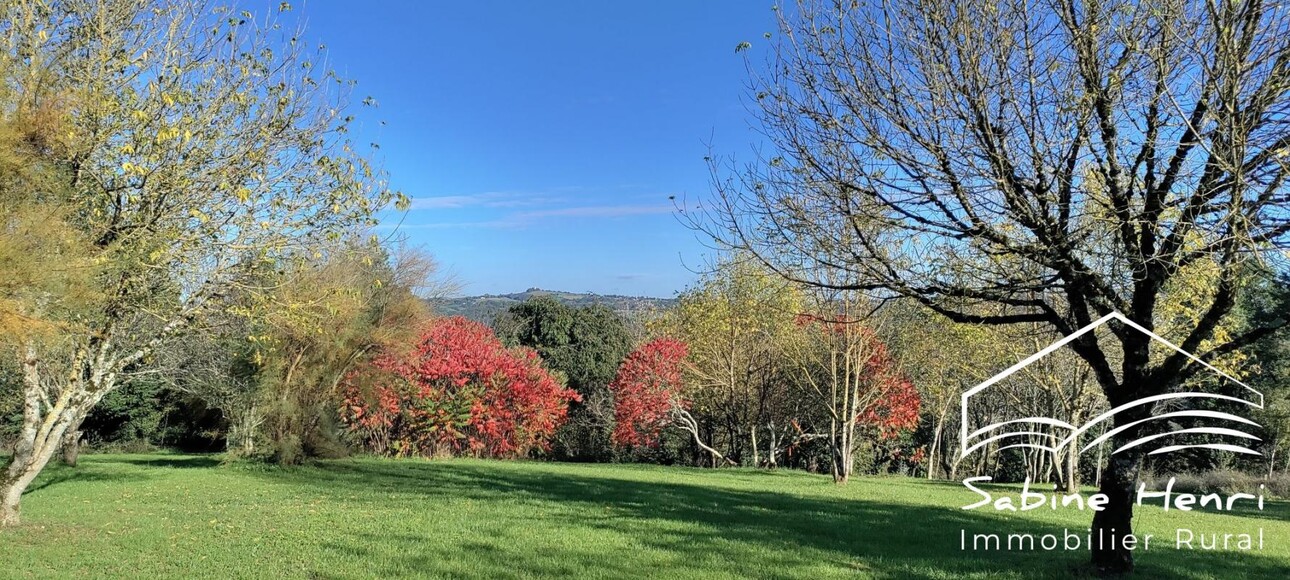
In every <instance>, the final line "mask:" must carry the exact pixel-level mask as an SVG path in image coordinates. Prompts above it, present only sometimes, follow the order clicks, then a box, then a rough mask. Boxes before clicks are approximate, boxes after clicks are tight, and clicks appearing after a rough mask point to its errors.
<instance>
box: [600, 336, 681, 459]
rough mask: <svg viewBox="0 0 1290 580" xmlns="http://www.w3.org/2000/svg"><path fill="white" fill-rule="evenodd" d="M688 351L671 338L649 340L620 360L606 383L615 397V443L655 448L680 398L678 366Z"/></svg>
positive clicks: (679, 366) (679, 369)
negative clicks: (616, 374) (612, 378)
mask: <svg viewBox="0 0 1290 580" xmlns="http://www.w3.org/2000/svg"><path fill="white" fill-rule="evenodd" d="M687 350H688V348H687V347H686V344H685V343H684V342H681V341H679V340H674V339H670V338H657V339H654V340H651V341H649V342H647V343H645V344H643V345H641V346H640V348H637V349H636V350H635V351H632V353H631V354H629V355H627V358H626V359H625V360H623V363H622V365H621V366H619V367H618V376H617V377H616V378H615V379H614V382H612V383H610V384H609V390H610V392H612V393H613V395H614V419H615V420H616V422H617V424H616V425H615V426H614V435H613V437H614V444H616V445H620V446H634V445H657V444H658V440H659V433H660V432H662V430H663V428H664V427H665V426H667V423H668V421H669V420H670V416H671V412H672V407H673V405H680V404H684V403H683V401H682V399H681V387H682V382H681V363H682V361H684V360H685V356H686V354H687Z"/></svg>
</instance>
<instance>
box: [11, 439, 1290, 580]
mask: <svg viewBox="0 0 1290 580" xmlns="http://www.w3.org/2000/svg"><path fill="white" fill-rule="evenodd" d="M976 498H977V496H975V495H973V494H971V493H970V492H968V491H967V490H965V489H964V488H963V487H962V485H961V484H957V483H953V484H950V483H931V482H925V481H921V480H911V479H903V478H861V479H858V480H856V481H854V482H853V483H852V484H851V485H848V486H845V487H839V486H835V485H833V484H832V483H831V482H830V481H829V479H828V478H826V477H821V476H816V475H810V474H806V473H800V472H792V471H779V472H760V471H745V470H720V471H712V470H699V469H684V468H668V467H652V466H626V465H571V464H552V463H535V462H493V461H469V460H452V461H414V460H407V461H391V460H377V459H356V460H343V461H333V462H325V463H322V464H319V465H316V466H310V467H303V468H297V469H270V468H264V467H248V466H220V465H219V460H218V458H216V457H209V456H175V455H99V456H87V457H84V458H83V461H82V464H81V467H79V468H77V469H74V470H73V469H67V468H62V467H58V468H50V469H49V470H48V471H47V473H46V474H44V475H43V476H42V478H41V479H40V480H39V481H38V482H37V483H36V484H35V485H34V486H33V489H32V490H31V491H29V492H28V494H27V496H26V497H25V499H24V511H23V514H24V518H25V523H24V525H23V526H21V527H19V528H16V529H10V530H0V575H3V576H12V577H19V578H23V577H41V578H44V577H70V576H76V577H87V576H88V577H104V576H131V577H156V576H162V577H195V576H205V577H211V576H218V577H294V578H355V577H389V576H396V575H413V576H423V577H445V578H462V577H476V578H532V577H540V576H558V577H564V576H579V577H599V578H622V577H640V576H645V577H669V578H737V577H756V578H824V577H875V578H1034V577H1070V576H1072V575H1074V576H1081V575H1086V567H1085V565H1084V562H1085V561H1086V560H1087V558H1088V555H1087V552H1085V551H1078V552H1069V553H1068V552H1055V553H1054V552H1042V551H1041V552H1011V553H998V552H993V553H981V552H973V551H961V550H960V549H959V547H960V530H963V529H966V530H967V532H968V534H969V542H970V535H971V534H973V533H999V534H1006V533H1018V532H1022V533H1032V534H1036V535H1038V534H1045V533H1052V532H1057V533H1058V534H1060V533H1061V530H1062V529H1063V528H1070V529H1071V530H1072V531H1075V532H1082V531H1085V530H1086V529H1087V527H1088V519H1089V517H1090V515H1089V512H1083V513H1079V512H1073V511H1070V510H1060V511H1057V512H1054V511H1052V510H1036V511H1034V512H1028V513H1026V514H1023V515H1019V516H1013V517H1006V516H1000V515H996V514H995V513H994V512H993V510H990V513H986V511H984V510H973V511H964V510H962V509H959V507H960V506H962V505H965V504H968V503H971V502H972V501H974V500H975V499H976ZM1139 514H1140V515H1139V517H1138V519H1137V527H1138V530H1137V531H1139V532H1140V533H1153V534H1155V536H1156V540H1153V545H1152V546H1151V549H1150V550H1149V551H1147V552H1140V553H1139V555H1138V561H1139V563H1140V564H1139V565H1140V568H1141V574H1140V576H1141V577H1178V578H1286V577H1287V574H1290V572H1288V571H1290V505H1287V504H1286V503H1284V502H1269V503H1268V505H1267V507H1266V509H1265V510H1264V511H1262V512H1257V511H1256V512H1248V511H1247V512H1246V513H1243V514H1241V515H1239V516H1238V515H1230V514H1214V513H1196V512H1178V511H1176V510H1171V511H1169V512H1167V513H1166V512H1164V511H1162V510H1160V509H1159V508H1146V509H1141V510H1140V511H1139ZM1176 528H1188V529H1194V530H1197V531H1198V532H1201V531H1203V532H1207V533H1208V532H1219V533H1224V532H1227V533H1256V532H1257V530H1258V529H1259V528H1262V529H1263V531H1264V540H1265V545H1264V549H1263V550H1262V551H1250V552H1233V551H1208V552H1207V551H1199V550H1196V551H1188V550H1181V551H1180V550H1177V549H1175V548H1174V547H1173V544H1172V540H1173V538H1174V530H1175V529H1176Z"/></svg>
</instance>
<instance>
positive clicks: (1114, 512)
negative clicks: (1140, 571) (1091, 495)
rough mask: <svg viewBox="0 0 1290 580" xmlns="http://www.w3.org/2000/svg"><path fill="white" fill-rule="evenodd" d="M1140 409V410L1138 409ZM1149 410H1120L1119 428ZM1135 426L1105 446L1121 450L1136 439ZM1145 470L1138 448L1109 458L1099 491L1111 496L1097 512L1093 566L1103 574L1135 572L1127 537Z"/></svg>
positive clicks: (1116, 418)
mask: <svg viewBox="0 0 1290 580" xmlns="http://www.w3.org/2000/svg"><path fill="white" fill-rule="evenodd" d="M1134 411H1136V412H1134ZM1148 411H1149V410H1147V409H1132V410H1126V411H1122V412H1120V413H1119V414H1118V415H1116V417H1115V424H1116V426H1117V427H1119V426H1123V425H1126V424H1128V423H1132V422H1134V421H1136V420H1138V419H1140V418H1143V417H1144V416H1146V412H1148ZM1136 432H1137V430H1135V429H1129V430H1127V431H1124V432H1121V433H1118V434H1116V436H1115V437H1112V438H1111V441H1109V442H1106V443H1103V445H1112V449H1118V448H1119V447H1120V446H1121V445H1124V444H1126V443H1129V442H1131V441H1133V440H1134V439H1136ZM1141 469H1142V454H1141V452H1140V451H1138V450H1137V449H1132V450H1128V451H1123V452H1120V453H1117V454H1115V455H1111V456H1109V457H1108V458H1107V464H1106V468H1105V469H1103V470H1102V478H1101V480H1100V482H1099V485H1098V491H1099V492H1100V493H1103V494H1105V495H1106V497H1107V503H1106V509H1104V510H1102V511H1099V512H1095V513H1094V514H1093V528H1092V533H1093V536H1092V542H1093V545H1092V556H1093V566H1094V567H1095V568H1096V569H1097V572H1098V573H1099V574H1101V575H1119V574H1128V573H1130V572H1132V571H1133V552H1132V551H1131V550H1127V549H1125V548H1124V542H1123V541H1122V540H1123V538H1125V537H1127V536H1128V535H1129V534H1132V533H1133V498H1134V493H1135V491H1136V489H1135V488H1136V486H1137V483H1138V475H1139V473H1140V471H1141Z"/></svg>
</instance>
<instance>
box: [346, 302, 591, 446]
mask: <svg viewBox="0 0 1290 580" xmlns="http://www.w3.org/2000/svg"><path fill="white" fill-rule="evenodd" d="M346 386H347V389H346V393H347V397H346V401H345V406H344V407H343V408H342V410H341V416H342V420H343V421H344V422H345V423H346V424H347V425H348V426H349V427H350V429H351V430H352V431H354V432H356V433H358V434H360V436H362V437H364V438H365V439H366V442H367V443H368V444H369V446H371V447H372V449H373V450H374V451H376V452H378V453H390V454H396V455H430V454H433V453H435V452H440V451H449V452H453V453H463V452H465V453H470V454H473V455H485V456H491V457H514V456H519V455H523V454H525V453H527V452H528V451H530V450H532V449H545V448H546V447H547V445H548V441H549V439H550V437H551V435H552V433H554V432H555V430H556V428H557V427H559V426H560V425H561V424H562V423H563V422H564V420H565V418H566V416H567V414H568V410H569V403H570V402H571V401H577V400H579V397H578V394H577V393H576V392H574V391H573V390H571V389H568V388H565V387H563V386H561V385H560V384H559V383H558V382H557V381H556V380H555V379H554V378H553V377H552V376H551V374H550V373H549V372H548V371H547V370H546V369H545V368H543V366H542V361H541V359H539V358H538V356H537V353H535V352H533V351H532V350H529V349H510V350H508V349H507V348H505V347H504V346H503V345H502V343H501V341H499V340H498V339H497V337H496V336H495V335H494V334H493V332H492V331H491V330H489V329H488V327H486V326H484V325H482V324H479V323H477V322H473V321H470V320H467V319H465V318H462V317H452V318H443V319H438V320H435V321H434V322H432V323H431V324H430V325H429V326H428V327H427V329H426V330H425V332H424V333H423V334H422V336H421V338H420V340H419V341H418V342H417V344H416V346H415V347H414V348H413V349H412V350H411V351H410V352H409V353H407V354H398V353H391V352H387V353H383V354H382V355H380V356H378V357H376V359H375V360H374V362H373V364H372V365H371V367H370V368H368V369H365V370H364V371H361V372H358V373H355V374H353V375H351V377H350V378H349V379H348V381H347V385H346Z"/></svg>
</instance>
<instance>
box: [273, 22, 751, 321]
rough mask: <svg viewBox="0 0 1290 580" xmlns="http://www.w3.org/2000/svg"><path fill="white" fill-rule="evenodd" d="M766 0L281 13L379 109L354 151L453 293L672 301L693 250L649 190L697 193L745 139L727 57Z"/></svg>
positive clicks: (738, 83) (697, 255) (746, 37)
mask: <svg viewBox="0 0 1290 580" xmlns="http://www.w3.org/2000/svg"><path fill="white" fill-rule="evenodd" d="M273 4H274V5H276V3H273ZM770 6H771V5H770V3H764V4H763V3H762V2H758V1H735V0H716V1H703V2H681V1H664V2H648V3H643V2H619V1H583V2H567V1H566V2H521V1H512V2H495V1H470V2H438V1H433V2H432V1H427V2H412V1H376V2H363V3H359V2H342V1H339V0H333V1H317V0H315V1H310V2H303V3H298V4H297V5H296V8H297V10H299V12H298V13H297V15H299V16H303V17H304V18H305V19H306V22H307V36H308V37H309V38H311V39H313V40H316V41H320V42H323V43H325V44H326V45H327V47H328V49H329V56H330V59H331V64H332V66H333V67H334V68H336V69H337V70H338V71H340V72H341V73H342V74H343V75H345V76H347V77H350V78H355V79H357V80H358V86H357V88H356V93H355V95H354V96H355V101H357V100H361V99H362V98H363V97H365V96H368V95H370V96H372V97H373V98H375V99H376V101H377V102H378V103H379V106H378V107H377V108H376V109H375V110H369V111H361V112H360V113H361V114H362V117H361V118H362V119H363V121H362V123H363V124H362V126H361V128H360V131H359V139H361V141H360V142H367V141H376V142H379V143H380V145H381V149H380V151H379V155H380V158H381V159H382V160H383V164H384V166H385V168H386V170H387V171H388V172H389V173H390V177H391V181H392V183H393V185H394V187H396V188H398V189H400V190H402V191H404V192H405V193H407V194H409V195H411V196H412V197H414V198H415V201H414V206H413V208H414V209H413V210H412V211H410V212H408V213H407V214H405V215H402V216H397V219H401V220H402V225H401V226H400V231H401V232H403V233H404V234H406V235H407V237H408V239H409V242H410V243H413V244H416V245H420V246H423V247H425V248H426V249H428V250H429V251H430V252H431V253H432V254H434V255H435V256H436V258H437V259H438V260H439V261H440V263H441V264H442V266H443V268H444V270H445V271H446V272H448V273H450V274H451V275H452V276H453V277H454V278H455V279H456V281H457V282H458V283H459V284H460V285H461V287H462V293H463V294H481V293H505V292H515V291H520V290H523V289H525V288H528V287H531V286H537V287H542V288H549V289H559V290H568V291H575V292H581V291H593V292H598V293H604V294H609V293H614V294H641V295H651V296H671V295H672V294H673V293H674V292H675V291H677V290H680V289H682V288H684V287H685V286H686V285H687V284H689V283H690V282H691V281H692V280H693V278H694V274H693V273H692V271H691V270H692V269H693V268H694V267H697V266H699V265H700V264H701V261H702V255H703V253H704V252H706V250H705V249H704V248H703V246H702V245H701V244H700V243H699V242H698V241H697V240H696V239H695V235H694V233H693V232H691V231H690V230H688V229H686V228H685V227H684V226H682V225H681V224H680V223H679V222H678V221H677V220H676V217H675V216H674V215H673V211H672V202H671V201H669V199H668V198H669V196H673V195H675V196H677V198H678V199H682V198H687V199H690V200H692V201H693V200H695V198H697V197H701V196H704V195H706V194H707V192H708V178H709V175H708V171H707V167H706V165H705V164H704V161H703V158H704V156H705V155H706V154H707V153H708V146H709V144H711V146H712V147H713V149H714V151H716V152H717V153H720V154H729V153H742V152H746V151H748V150H749V147H750V146H751V145H752V144H754V143H756V142H757V141H758V137H757V135H756V133H755V131H753V130H752V129H750V127H749V120H750V117H749V114H748V111H747V109H746V107H745V104H744V102H745V99H744V97H745V83H746V80H747V73H746V70H745V62H744V58H743V56H742V55H736V54H735V46H736V45H737V44H739V43H740V42H743V41H749V42H752V43H754V45H756V46H761V45H762V44H763V43H764V42H765V41H764V40H763V37H762V35H763V33H765V32H768V31H770V30H771V29H772V28H773V27H774V15H773V13H772V11H771V9H770ZM754 53H755V51H754ZM754 59H756V57H754ZM378 121H384V122H385V124H383V125H382V124H380V123H378ZM394 221H395V218H392V219H390V220H387V222H388V224H392V223H393V222H394ZM387 227H388V225H387Z"/></svg>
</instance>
